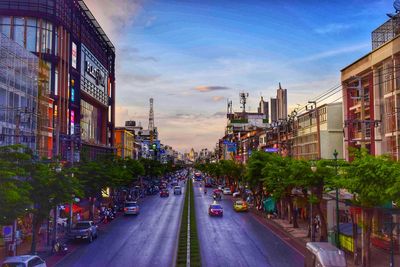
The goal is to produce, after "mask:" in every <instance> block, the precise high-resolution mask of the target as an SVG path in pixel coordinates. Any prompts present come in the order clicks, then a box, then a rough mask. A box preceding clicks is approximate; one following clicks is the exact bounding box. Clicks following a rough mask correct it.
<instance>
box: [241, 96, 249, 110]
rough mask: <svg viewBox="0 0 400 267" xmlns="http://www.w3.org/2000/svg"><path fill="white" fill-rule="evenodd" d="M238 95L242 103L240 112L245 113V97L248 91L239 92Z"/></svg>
mask: <svg viewBox="0 0 400 267" xmlns="http://www.w3.org/2000/svg"><path fill="white" fill-rule="evenodd" d="M239 97H240V104H242V112H243V114H245V113H246V101H247V98H248V97H249V93H244V92H242V93H240V94H239Z"/></svg>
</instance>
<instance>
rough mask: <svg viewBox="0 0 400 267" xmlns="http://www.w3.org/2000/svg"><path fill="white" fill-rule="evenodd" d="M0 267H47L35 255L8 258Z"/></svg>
mask: <svg viewBox="0 0 400 267" xmlns="http://www.w3.org/2000/svg"><path fill="white" fill-rule="evenodd" d="M1 266H2V267H31V266H32V267H33V266H34V267H47V265H46V262H45V261H44V260H42V259H41V258H40V257H39V256H36V255H20V256H14V257H8V258H7V259H6V260H5V261H4V262H3V264H2V265H1Z"/></svg>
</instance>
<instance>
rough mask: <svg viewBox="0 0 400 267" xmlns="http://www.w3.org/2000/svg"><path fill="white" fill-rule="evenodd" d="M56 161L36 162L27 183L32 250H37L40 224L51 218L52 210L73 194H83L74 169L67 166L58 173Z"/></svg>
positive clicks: (67, 200) (68, 199)
mask: <svg viewBox="0 0 400 267" xmlns="http://www.w3.org/2000/svg"><path fill="white" fill-rule="evenodd" d="M56 165H57V164H56V163H52V164H48V163H41V162H34V163H33V164H32V166H31V168H30V177H29V179H28V180H27V183H28V184H29V185H30V186H31V191H30V199H31V201H32V202H33V203H34V206H33V209H32V210H31V212H32V213H33V238H32V246H31V252H32V253H35V252H36V240H37V235H38V233H39V229H40V225H41V224H42V223H43V221H44V220H46V219H48V218H49V215H50V211H51V210H52V209H53V208H55V207H56V206H57V205H59V204H64V203H66V202H69V201H71V198H72V195H76V196H81V195H82V191H81V186H80V184H79V182H78V180H77V179H76V178H75V177H73V175H72V172H73V171H74V170H73V169H68V168H65V169H63V170H61V172H60V173H57V172H56V170H55V168H56V167H57V166H56Z"/></svg>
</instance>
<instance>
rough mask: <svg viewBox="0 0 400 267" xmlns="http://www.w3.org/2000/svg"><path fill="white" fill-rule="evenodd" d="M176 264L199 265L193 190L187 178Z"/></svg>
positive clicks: (180, 265) (181, 265)
mask: <svg viewBox="0 0 400 267" xmlns="http://www.w3.org/2000/svg"><path fill="white" fill-rule="evenodd" d="M176 266H178V267H183V266H201V257H200V247H199V239H198V235H197V224H196V213H195V206H194V191H193V186H192V180H191V179H188V182H187V186H186V190H185V202H184V206H183V212H182V219H181V228H180V231H179V242H178V251H177V257H176Z"/></svg>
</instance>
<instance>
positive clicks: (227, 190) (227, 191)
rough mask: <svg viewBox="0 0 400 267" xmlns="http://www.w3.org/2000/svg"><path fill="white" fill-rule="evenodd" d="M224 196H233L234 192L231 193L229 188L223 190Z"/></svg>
mask: <svg viewBox="0 0 400 267" xmlns="http://www.w3.org/2000/svg"><path fill="white" fill-rule="evenodd" d="M222 194H224V195H232V191H231V189H229V188H228V187H225V188H224V189H223V190H222Z"/></svg>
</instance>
